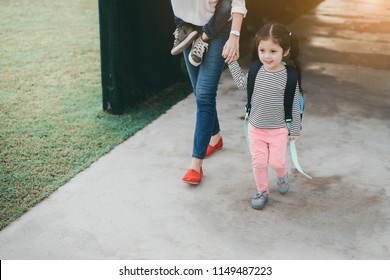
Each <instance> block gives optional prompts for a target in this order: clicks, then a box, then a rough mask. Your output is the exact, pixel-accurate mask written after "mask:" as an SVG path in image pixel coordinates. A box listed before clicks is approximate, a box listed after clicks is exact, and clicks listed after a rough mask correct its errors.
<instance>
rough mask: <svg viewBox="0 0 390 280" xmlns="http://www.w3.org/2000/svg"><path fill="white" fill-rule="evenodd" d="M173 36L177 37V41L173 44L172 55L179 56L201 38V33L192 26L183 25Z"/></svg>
mask: <svg viewBox="0 0 390 280" xmlns="http://www.w3.org/2000/svg"><path fill="white" fill-rule="evenodd" d="M173 36H174V37H175V41H174V42H173V48H172V50H171V54H172V55H177V54H179V53H181V52H182V51H184V50H185V49H186V48H187V47H188V46H189V45H191V44H192V42H193V41H194V40H195V38H196V37H197V36H199V33H198V31H196V30H195V29H194V27H193V26H192V25H191V24H188V23H183V24H180V25H179V26H178V27H177V28H176V30H175V32H173Z"/></svg>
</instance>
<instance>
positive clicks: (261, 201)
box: [252, 192, 268, 210]
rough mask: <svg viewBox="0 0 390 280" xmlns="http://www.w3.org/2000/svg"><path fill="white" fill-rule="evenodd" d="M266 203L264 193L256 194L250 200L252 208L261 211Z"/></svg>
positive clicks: (266, 196)
mask: <svg viewBox="0 0 390 280" xmlns="http://www.w3.org/2000/svg"><path fill="white" fill-rule="evenodd" d="M267 202H268V194H265V192H262V193H257V194H255V195H254V196H253V198H252V208H253V209H257V210H263V209H264V207H265V204H266V203H267Z"/></svg>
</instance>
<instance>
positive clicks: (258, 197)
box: [255, 193, 266, 199]
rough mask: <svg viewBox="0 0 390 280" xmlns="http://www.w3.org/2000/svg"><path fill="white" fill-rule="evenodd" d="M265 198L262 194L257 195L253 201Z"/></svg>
mask: <svg viewBox="0 0 390 280" xmlns="http://www.w3.org/2000/svg"><path fill="white" fill-rule="evenodd" d="M265 196H266V195H264V193H257V194H256V196H255V199H260V198H265Z"/></svg>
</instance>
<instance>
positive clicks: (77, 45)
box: [0, 0, 189, 229]
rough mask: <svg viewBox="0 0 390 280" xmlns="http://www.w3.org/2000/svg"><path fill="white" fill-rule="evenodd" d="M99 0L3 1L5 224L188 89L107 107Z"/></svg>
mask: <svg viewBox="0 0 390 280" xmlns="http://www.w3.org/2000/svg"><path fill="white" fill-rule="evenodd" d="M97 2H98V1H96V0H68V1H49V0H23V1H11V0H0V7H1V9H0V107H1V110H0V149H1V150H0V229H2V228H4V227H5V226H6V225H8V224H9V223H10V222H12V221H13V220H15V219H16V218H17V217H19V216H20V215H21V214H23V213H24V212H26V211H27V210H28V209H29V208H31V207H32V206H34V205H36V204H37V203H39V202H40V201H42V200H43V199H44V198H46V197H47V196H49V195H50V194H51V193H52V192H53V191H55V190H56V189H58V188H59V187H61V186H62V185H63V184H64V183H66V182H67V181H68V180H69V179H71V178H72V177H74V176H75V175H76V174H77V173H79V172H80V171H82V170H84V169H85V168H87V167H88V166H89V165H91V164H92V163H93V162H94V161H96V160H97V159H98V158H99V157H101V156H102V155H104V154H106V153H107V152H108V151H110V150H111V149H112V148H114V147H115V146H116V145H118V144H119V143H121V142H123V141H124V140H126V139H127V138H129V137H130V136H132V135H133V134H135V133H136V132H137V131H138V130H140V129H142V128H143V127H144V126H145V125H147V124H148V123H150V122H151V121H153V120H154V119H156V118H157V117H158V116H159V115H161V114H162V113H164V112H165V111H166V110H167V109H169V108H170V107H171V106H172V105H173V104H175V103H176V102H177V101H178V100H180V99H182V98H184V97H185V96H187V95H188V93H189V87H188V85H187V84H185V83H183V84H176V85H174V86H173V87H171V88H168V89H166V90H165V91H164V92H161V93H159V94H158V95H156V96H155V97H153V98H151V99H150V100H148V101H147V102H145V103H144V104H140V106H138V107H137V108H133V109H132V110H131V111H129V112H127V113H126V114H123V115H121V116H113V115H110V114H107V113H105V112H103V111H102V91H101V81H100V53H99V21H98V8H97Z"/></svg>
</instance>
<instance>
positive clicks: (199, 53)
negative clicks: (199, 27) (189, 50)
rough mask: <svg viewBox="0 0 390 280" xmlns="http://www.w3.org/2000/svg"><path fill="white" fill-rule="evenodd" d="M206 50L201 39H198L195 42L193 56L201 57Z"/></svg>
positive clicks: (205, 44) (206, 47)
mask: <svg viewBox="0 0 390 280" xmlns="http://www.w3.org/2000/svg"><path fill="white" fill-rule="evenodd" d="M207 49H208V44H207V43H205V42H203V40H202V39H199V40H198V41H197V42H196V45H195V46H194V51H193V54H195V55H196V56H199V57H202V56H203V53H204V51H206V50H207Z"/></svg>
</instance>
